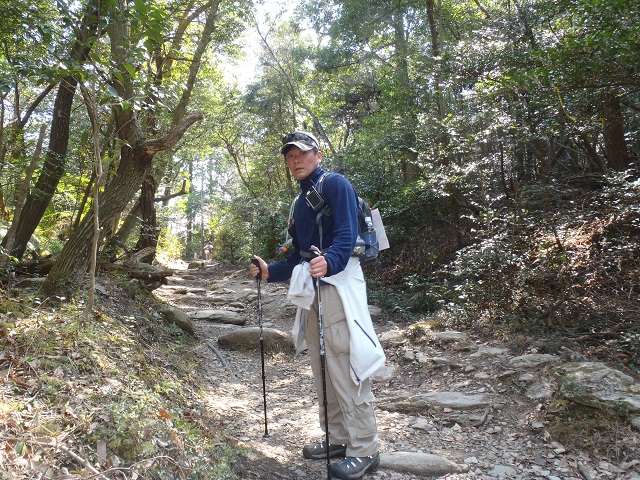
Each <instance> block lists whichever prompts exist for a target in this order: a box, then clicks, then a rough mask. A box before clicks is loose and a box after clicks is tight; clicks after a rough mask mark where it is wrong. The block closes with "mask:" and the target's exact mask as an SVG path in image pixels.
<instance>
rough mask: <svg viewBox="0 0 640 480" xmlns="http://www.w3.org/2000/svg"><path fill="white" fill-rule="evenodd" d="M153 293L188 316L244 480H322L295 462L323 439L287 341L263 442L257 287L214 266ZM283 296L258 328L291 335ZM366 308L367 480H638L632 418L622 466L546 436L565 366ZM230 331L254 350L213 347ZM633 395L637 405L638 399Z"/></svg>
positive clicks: (239, 273)
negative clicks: (376, 439) (379, 360)
mask: <svg viewBox="0 0 640 480" xmlns="http://www.w3.org/2000/svg"><path fill="white" fill-rule="evenodd" d="M156 295H157V296H158V297H159V298H161V299H162V300H163V301H165V302H166V303H170V304H172V305H174V306H175V307H178V308H180V309H181V310H183V311H184V312H186V313H187V314H188V315H189V316H190V317H191V318H193V319H194V320H193V328H194V332H195V336H194V338H195V339H194V340H193V348H194V349H195V351H196V352H197V354H198V356H199V357H200V358H201V361H200V364H199V367H198V368H200V369H201V375H202V376H203V379H204V382H203V383H204V385H205V388H206V395H207V397H208V399H209V400H208V401H209V405H210V408H211V410H212V411H214V412H216V413H217V415H218V416H219V418H220V419H221V429H222V430H224V432H225V433H226V434H227V435H228V436H230V437H232V438H235V439H237V442H238V446H239V447H241V448H243V449H245V452H246V455H245V456H244V460H243V461H242V462H241V463H240V464H239V465H238V473H239V475H240V476H241V478H260V479H294V478H295V479H298V478H308V479H322V478H327V474H326V464H325V463H324V462H323V461H309V460H305V459H304V458H303V457H302V455H301V447H302V445H303V444H304V443H307V442H313V441H319V440H321V439H322V438H323V433H322V431H321V429H320V428H319V422H318V409H317V400H316V396H315V391H314V386H313V379H312V376H311V370H310V367H309V364H308V359H307V358H306V356H305V355H301V356H295V355H293V353H292V350H291V349H290V348H289V347H288V346H286V347H284V348H281V347H279V348H269V347H268V348H269V351H268V352H267V354H266V356H265V370H266V391H267V429H268V434H269V436H268V438H265V437H264V434H265V422H264V408H263V407H264V403H263V390H262V377H261V357H260V351H259V348H258V346H259V343H258V341H257V336H256V334H255V329H251V328H248V327H255V326H257V325H258V315H257V301H256V300H257V289H256V283H255V282H254V281H253V280H251V279H250V278H249V277H248V269H241V270H238V269H237V268H236V269H229V268H228V267H227V268H224V267H222V266H220V265H217V264H215V263H213V264H207V265H203V266H202V268H201V269H197V270H188V271H187V270H184V271H178V272H177V274H176V275H175V276H173V277H170V283H169V285H166V286H163V287H161V288H160V289H158V290H156ZM285 295H286V287H285V286H284V285H272V284H265V283H264V282H263V284H262V303H263V326H264V327H265V332H271V330H272V329H273V330H275V331H278V332H283V333H285V334H288V332H289V330H290V328H291V325H292V323H293V318H294V315H295V309H294V307H293V306H291V305H288V304H287V302H286V300H285ZM373 313H374V324H375V325H376V330H377V332H378V334H379V336H380V339H381V341H382V343H383V346H384V347H385V351H386V354H387V362H386V365H385V366H384V367H383V368H382V369H380V371H379V372H377V374H376V378H375V383H374V393H375V394H376V397H377V420H378V425H379V433H380V451H381V454H382V459H381V466H380V468H379V469H378V470H377V471H376V472H372V473H368V474H367V475H366V476H365V477H364V478H365V479H371V480H376V479H387V480H413V479H422V478H445V479H450V480H453V479H495V478H519V479H583V480H584V479H587V480H588V479H594V480H595V479H632V480H640V453H639V451H640V449H639V445H640V435H639V434H638V429H637V426H636V428H635V429H634V427H633V421H637V418H633V419H632V420H633V421H632V422H631V423H630V424H629V428H628V429H626V430H625V431H621V432H620V436H619V438H618V439H617V440H616V441H617V442H622V444H623V445H622V446H623V447H624V448H625V449H626V450H625V452H627V453H626V454H625V455H624V459H623V460H616V461H614V460H611V459H607V456H606V455H605V454H604V453H603V455H602V456H601V457H596V456H595V455H588V454H586V453H584V452H580V451H572V450H570V449H568V448H566V447H565V446H563V445H561V444H559V443H556V442H553V441H551V440H550V437H549V434H548V432H547V430H546V425H547V421H548V420H547V417H548V415H550V414H552V412H551V413H550V412H548V411H547V406H548V404H549V401H548V400H549V398H550V397H552V396H553V395H554V394H555V393H554V386H553V385H552V380H548V381H547V380H546V379H547V377H548V378H549V379H553V378H554V375H553V373H554V372H555V371H556V369H557V368H559V366H558V365H559V364H563V365H564V364H566V363H567V362H566V360H563V359H561V358H559V357H553V356H544V355H538V354H536V352H535V351H532V352H531V353H530V354H529V355H526V356H520V357H516V356H514V355H512V354H511V353H510V352H509V351H508V350H507V349H505V348H502V347H501V346H492V345H484V344H481V343H479V342H477V341H475V340H473V339H470V338H468V337H467V336H466V335H464V334H462V333H459V332H441V333H437V334H436V333H434V334H430V335H429V334H427V338H428V341H423V342H420V343H416V342H412V341H410V336H409V335H408V334H407V332H408V330H407V326H398V325H396V324H394V323H393V322H391V321H390V320H388V319H387V318H386V317H385V315H384V313H382V312H377V311H376V310H375V309H374V310H373ZM238 331H243V332H245V333H251V335H253V336H251V335H250V336H249V343H250V344H252V346H253V347H254V348H253V349H251V350H235V349H230V348H229V345H230V344H229V343H224V345H226V348H222V347H221V345H222V344H223V342H220V343H219V340H220V339H221V338H222V339H226V338H227V337H228V336H229V334H232V333H234V332H238ZM252 332H253V333H252ZM268 338H270V337H268ZM237 341H238V342H240V343H241V342H243V341H245V340H242V339H240V340H237ZM232 342H233V341H232ZM273 346H274V345H271V347H273ZM212 347H213V348H212ZM232 348H235V347H233V345H232ZM214 349H218V350H219V352H220V353H221V355H222V357H223V359H224V361H225V362H227V363H228V367H225V366H223V363H222V362H221V360H220V359H219V358H218V356H217V355H216V354H215V352H214ZM632 383H634V385H636V386H637V385H638V384H637V383H635V382H632ZM637 391H638V392H640V389H638V390H637ZM630 398H631V401H632V402H633V401H635V397H630ZM637 400H638V402H639V403H638V406H639V410H640V395H638V398H637ZM618 447H620V446H618ZM616 451H618V452H619V451H620V448H617V450H616Z"/></svg>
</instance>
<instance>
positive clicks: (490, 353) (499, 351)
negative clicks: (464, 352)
mask: <svg viewBox="0 0 640 480" xmlns="http://www.w3.org/2000/svg"><path fill="white" fill-rule="evenodd" d="M508 353H509V349H508V348H498V347H480V348H478V350H477V351H476V352H474V353H472V354H471V355H469V357H471V358H483V357H500V356H503V355H507V354H508Z"/></svg>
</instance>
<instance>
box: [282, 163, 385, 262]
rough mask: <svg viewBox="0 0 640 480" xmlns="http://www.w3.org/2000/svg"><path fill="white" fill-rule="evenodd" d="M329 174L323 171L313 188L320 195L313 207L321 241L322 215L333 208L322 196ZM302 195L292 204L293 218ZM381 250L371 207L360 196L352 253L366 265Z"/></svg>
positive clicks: (374, 258) (291, 212)
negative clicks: (325, 180) (356, 236)
mask: <svg viewBox="0 0 640 480" xmlns="http://www.w3.org/2000/svg"><path fill="white" fill-rule="evenodd" d="M327 175H329V172H325V173H323V174H322V175H321V176H320V178H319V179H318V181H317V182H316V184H315V190H313V189H312V191H314V192H316V193H317V194H318V196H319V198H317V199H315V202H317V205H318V208H315V207H313V209H314V210H315V211H317V212H318V214H317V215H316V223H317V224H318V229H319V231H320V243H322V222H321V218H322V215H331V208H329V205H326V204H325V202H324V199H323V198H322V183H323V181H324V177H326V176H327ZM300 195H301V194H298V196H297V197H296V198H295V199H294V200H293V203H292V205H291V211H290V217H291V218H293V210H294V208H295V204H296V202H297V201H298V198H299V197H300ZM312 205H313V204H312ZM379 252H380V247H379V245H378V234H377V233H376V229H375V227H374V226H373V220H372V218H371V208H370V207H369V204H368V203H367V201H366V200H365V199H364V198H362V197H360V196H358V238H357V239H356V245H355V247H354V248H353V252H352V253H351V255H353V256H356V257H358V258H359V259H360V265H363V266H364V265H369V264H371V263H373V262H375V260H376V259H377V258H378V253H379Z"/></svg>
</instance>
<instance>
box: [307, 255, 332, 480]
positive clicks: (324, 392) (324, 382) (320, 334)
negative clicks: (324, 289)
mask: <svg viewBox="0 0 640 480" xmlns="http://www.w3.org/2000/svg"><path fill="white" fill-rule="evenodd" d="M311 252H312V253H313V254H314V255H315V256H316V257H319V256H321V255H322V254H321V253H320V251H319V250H312V251H311ZM316 289H317V291H318V337H319V338H320V370H321V371H322V405H323V406H324V435H325V440H324V441H325V444H326V446H327V479H328V480H331V470H330V469H329V467H330V466H331V461H330V460H329V458H330V456H329V447H330V444H329V413H328V412H327V408H328V403H329V402H328V401H327V374H326V365H327V361H326V355H325V351H324V325H323V322H322V297H321V296H320V279H319V278H316Z"/></svg>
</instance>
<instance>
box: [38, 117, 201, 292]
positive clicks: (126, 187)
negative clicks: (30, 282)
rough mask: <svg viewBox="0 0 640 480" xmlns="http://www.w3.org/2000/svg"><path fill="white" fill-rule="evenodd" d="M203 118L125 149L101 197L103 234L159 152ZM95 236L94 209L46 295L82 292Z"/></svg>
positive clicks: (65, 251)
mask: <svg viewBox="0 0 640 480" xmlns="http://www.w3.org/2000/svg"><path fill="white" fill-rule="evenodd" d="M202 118H203V116H202V114H201V113H194V114H192V115H189V116H188V117H186V118H185V119H184V120H183V121H182V122H180V124H179V125H178V126H177V127H175V128H174V129H173V130H172V131H171V132H169V134H168V135H166V136H165V137H163V138H161V139H158V140H151V141H140V142H138V144H137V145H136V146H135V147H134V148H131V147H123V149H122V159H121V161H120V166H119V167H118V174H117V175H116V176H115V177H113V179H112V181H111V182H110V183H109V184H108V185H107V186H106V187H105V189H104V193H103V194H102V195H101V196H100V208H99V211H100V219H99V220H100V230H101V231H104V229H105V228H106V227H108V226H110V225H111V224H112V223H113V221H114V220H115V219H116V217H117V216H118V215H120V214H121V213H122V212H123V211H124V209H125V208H126V206H127V204H128V203H129V201H131V199H132V198H133V197H134V195H135V194H136V192H137V191H138V189H139V188H140V186H141V185H142V180H143V179H144V178H145V175H146V174H147V172H149V171H150V168H151V164H152V161H153V157H154V155H155V154H156V153H157V152H158V151H161V150H166V149H168V148H171V147H173V146H174V145H175V144H176V143H177V142H178V141H179V140H180V139H181V138H182V136H183V135H184V133H185V132H186V130H187V129H188V128H189V127H190V126H191V125H192V124H193V123H195V122H197V121H199V120H202ZM92 233H93V209H92V210H91V211H90V212H89V213H87V215H86V216H85V217H84V218H83V219H82V222H80V225H79V227H78V229H77V230H75V231H74V232H73V235H72V236H71V238H70V239H69V241H68V242H67V243H66V244H65V246H64V248H63V249H62V252H60V255H59V257H58V260H57V261H56V264H55V265H54V266H53V268H52V269H51V272H49V275H48V276H47V278H46V279H45V282H44V283H43V284H42V287H41V291H42V293H43V294H45V295H58V296H60V297H65V298H67V299H70V298H73V297H74V296H75V295H76V294H77V293H78V290H79V288H80V285H82V284H83V283H84V278H85V274H86V272H87V268H88V266H89V260H90V247H91V235H92Z"/></svg>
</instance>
